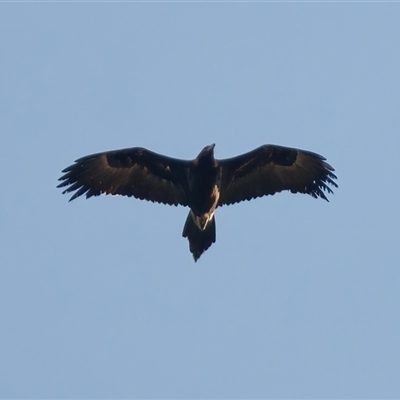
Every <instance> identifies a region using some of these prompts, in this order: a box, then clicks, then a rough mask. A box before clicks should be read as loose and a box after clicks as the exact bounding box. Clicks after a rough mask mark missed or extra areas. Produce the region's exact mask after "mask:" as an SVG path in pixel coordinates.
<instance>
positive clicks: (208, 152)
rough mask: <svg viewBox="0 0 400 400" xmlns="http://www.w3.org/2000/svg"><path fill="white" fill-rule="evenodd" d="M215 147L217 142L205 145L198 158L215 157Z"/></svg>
mask: <svg viewBox="0 0 400 400" xmlns="http://www.w3.org/2000/svg"><path fill="white" fill-rule="evenodd" d="M214 147H215V143H213V144H210V145H209V146H206V147H204V149H203V150H202V151H201V152H200V154H199V155H198V156H197V157H198V158H204V157H212V158H213V157H214Z"/></svg>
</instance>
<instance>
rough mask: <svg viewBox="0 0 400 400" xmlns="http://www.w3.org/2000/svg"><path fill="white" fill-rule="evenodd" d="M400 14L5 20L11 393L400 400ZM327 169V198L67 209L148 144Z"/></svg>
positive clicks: (31, 11)
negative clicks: (73, 181)
mask: <svg viewBox="0 0 400 400" xmlns="http://www.w3.org/2000/svg"><path fill="white" fill-rule="evenodd" d="M399 21H400V4H399V3H379V2H377V3H355V2H351V3H343V2H338V3H332V2H329V3H324V2H322V3H321V2H319V3H313V2H311V3H310V2H299V3H297V2H296V3H293V2H292V3H256V2H253V3H245V2H241V3H229V2H214V3H213V2H207V3H203V2H188V3H180V2H172V3H129V2H128V3H126V2H125V3H123V2H120V3H114V2H102V3H96V2H94V3H91V2H85V3H79V2H70V3H60V2H40V3H1V4H0V136H1V147H0V152H1V168H0V178H1V186H2V188H1V194H2V195H1V197H0V264H1V265H0V321H1V329H0V360H1V362H0V397H9V398H12V397H19V398H21V397H30V398H44V397H52V398H61V397H75V398H76V397H81V398H93V397H96V398H116V397H117V398H122V397H124V398H127V397H139V398H148V397H157V398H164V397H169V398H172V397H177V398H194V397H196V398H216V397H227V398H237V397H242V398H251V397H257V398H267V397H273V398H282V397H286V398H287V397H302V398H305V397H307V398H308V397H335V398H338V397H348V398H355V397H380V398H382V397H400V379H399V371H400V345H399V338H400V314H399V310H400V249H399V247H400V243H399V237H400V228H399V217H400V212H399V203H400V202H399V200H400V196H399V194H400V190H399V186H398V181H399V178H400V163H399V147H400V117H399V116H400V107H399V106H400V46H399V37H400V23H399ZM211 143H216V147H215V156H216V157H217V158H225V157H231V156H235V155H238V154H240V153H243V152H246V151H249V150H252V149H253V148H255V147H257V146H259V145H261V144H266V143H273V144H280V145H285V146H292V147H298V148H303V149H307V150H312V151H315V152H317V153H320V154H322V155H324V156H325V157H327V159H328V161H329V162H330V163H331V164H332V165H333V166H334V167H335V169H336V172H337V175H338V178H339V180H338V183H339V189H337V190H336V191H335V194H334V195H333V196H330V202H329V203H328V202H325V201H323V200H321V199H318V200H315V199H313V198H312V197H311V196H306V195H292V194H290V193H281V194H278V195H275V196H269V197H265V198H262V199H258V200H254V201H252V202H243V203H240V204H238V205H235V206H230V207H223V208H221V209H218V210H217V213H216V223H217V243H216V244H214V245H213V246H212V247H211V248H210V249H209V250H208V251H207V252H206V253H205V254H204V255H203V256H202V257H201V259H200V260H199V261H198V262H197V263H196V264H195V263H194V262H193V259H192V257H191V254H190V253H189V249H188V242H187V240H186V239H183V238H182V237H181V233H182V228H183V224H184V221H185V218H186V215H187V210H186V209H184V208H182V207H169V206H164V205H159V204H153V203H148V202H144V201H139V200H136V199H129V198H123V197H121V196H118V197H112V196H100V197H96V198H91V199H90V200H85V199H84V198H80V199H78V200H75V201H74V202H72V203H68V197H67V196H65V195H62V194H61V190H60V189H56V184H57V179H58V178H59V177H60V175H61V170H62V169H63V168H65V167H66V166H68V165H70V164H71V163H72V162H73V161H74V160H75V159H77V158H79V157H81V156H84V155H87V154H91V153H95V152H100V151H105V150H113V149H118V148H124V147H134V146H142V147H146V148H148V149H151V150H153V151H156V152H159V153H163V154H166V155H169V156H172V157H178V158H188V159H192V158H194V157H196V155H197V154H198V152H199V151H200V150H201V149H202V148H203V147H204V146H205V145H209V144H211Z"/></svg>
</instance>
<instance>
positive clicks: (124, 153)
mask: <svg viewBox="0 0 400 400" xmlns="http://www.w3.org/2000/svg"><path fill="white" fill-rule="evenodd" d="M214 146H215V144H212V145H210V146H206V147H204V149H203V150H201V152H200V153H199V155H198V156H197V157H196V158H195V159H194V160H182V159H177V158H172V157H167V156H164V155H161V154H157V153H154V152H152V151H150V150H147V149H144V148H142V147H132V148H128V149H121V150H114V151H107V152H103V153H96V154H92V155H89V156H86V157H82V158H79V159H78V160H76V161H75V163H74V164H72V165H70V166H69V167H67V168H65V169H64V170H63V171H62V172H63V173H64V175H63V176H61V178H59V181H61V183H60V184H59V185H58V186H57V187H61V188H65V187H66V188H65V190H64V191H63V194H65V193H71V192H74V193H73V195H72V197H71V198H70V200H69V201H71V200H74V199H76V198H77V197H79V196H82V195H83V194H85V195H86V198H89V197H92V196H98V195H100V194H103V193H105V194H112V195H117V194H118V195H123V196H129V197H132V196H133V197H136V198H137V199H141V200H148V201H152V202H157V203H163V204H169V205H174V206H178V205H181V206H185V207H189V209H190V210H189V214H188V216H187V219H186V222H185V225H184V227H183V232H182V236H183V237H185V238H187V239H188V240H189V249H190V252H191V253H192V255H193V258H194V260H195V261H197V260H198V259H199V258H200V256H201V255H202V254H203V253H204V252H205V251H206V250H207V249H208V248H209V247H210V246H211V245H212V244H213V243H215V239H216V228H215V216H214V213H215V210H216V208H217V207H219V206H223V205H229V204H234V203H239V202H240V201H243V200H251V199H254V198H257V197H262V196H265V195H273V194H275V193H278V192H281V191H283V190H289V191H291V192H292V193H306V194H309V195H311V196H312V197H314V198H322V199H324V200H327V201H328V198H327V197H326V194H328V193H330V194H332V193H333V191H332V189H331V186H332V187H336V188H337V187H338V185H337V184H336V182H335V179H337V177H336V175H335V174H334V173H333V171H334V169H333V168H332V167H331V166H330V165H329V164H328V163H327V162H326V161H325V160H326V159H325V158H324V157H322V156H321V155H319V154H317V153H313V152H311V151H306V150H299V149H295V148H290V147H283V146H277V145H271V144H267V145H263V146H260V147H258V148H256V149H255V150H252V151H250V152H248V153H245V154H242V155H239V156H236V157H232V158H227V159H223V160H218V159H216V158H214Z"/></svg>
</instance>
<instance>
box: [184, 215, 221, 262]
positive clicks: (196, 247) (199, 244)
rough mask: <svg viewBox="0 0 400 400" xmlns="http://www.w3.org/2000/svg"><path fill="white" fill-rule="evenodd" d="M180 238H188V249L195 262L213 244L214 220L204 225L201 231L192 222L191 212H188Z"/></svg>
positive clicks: (214, 236)
mask: <svg viewBox="0 0 400 400" xmlns="http://www.w3.org/2000/svg"><path fill="white" fill-rule="evenodd" d="M182 236H183V237H186V238H188V240H189V249H190V252H191V253H192V254H193V258H194V261H197V260H198V259H199V258H200V256H201V255H202V254H203V253H204V252H205V251H206V250H207V249H208V248H209V247H210V246H211V245H212V244H213V243H215V238H216V235H215V218H214V216H213V217H212V219H211V221H210V222H209V223H208V224H207V225H206V227H205V229H204V230H201V229H200V228H199V227H198V226H197V225H196V224H195V222H194V221H193V217H192V212H191V211H190V212H189V214H188V216H187V218H186V222H185V226H184V227H183V232H182Z"/></svg>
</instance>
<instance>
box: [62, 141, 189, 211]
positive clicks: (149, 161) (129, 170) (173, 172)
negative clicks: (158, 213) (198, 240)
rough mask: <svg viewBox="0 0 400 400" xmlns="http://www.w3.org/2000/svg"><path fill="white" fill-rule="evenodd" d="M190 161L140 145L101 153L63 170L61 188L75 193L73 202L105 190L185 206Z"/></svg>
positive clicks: (84, 158)
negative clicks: (187, 169)
mask: <svg viewBox="0 0 400 400" xmlns="http://www.w3.org/2000/svg"><path fill="white" fill-rule="evenodd" d="M188 163H189V162H188V161H185V160H178V159H175V158H170V157H166V156H162V155H160V154H157V153H153V152H151V151H149V150H146V149H143V148H140V147H134V148H130V149H123V150H116V151H109V152H105V153H98V154H93V155H90V156H86V157H83V158H80V159H79V160H76V161H75V163H74V164H73V165H71V166H69V167H67V168H66V169H64V170H63V172H64V173H65V174H64V175H63V176H62V177H61V178H60V179H59V180H60V181H61V183H60V184H59V185H58V187H65V186H67V188H66V189H65V190H64V192H63V193H68V192H75V193H74V194H73V196H72V197H71V199H70V201H71V200H73V199H75V198H77V197H79V196H81V195H83V194H86V197H87V198H89V197H91V196H98V195H100V194H102V193H105V194H114V195H116V194H119V195H123V196H134V197H136V198H138V199H142V200H149V201H155V202H159V203H164V204H171V205H178V204H180V205H184V206H186V205H187V178H186V168H187V166H188Z"/></svg>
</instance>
